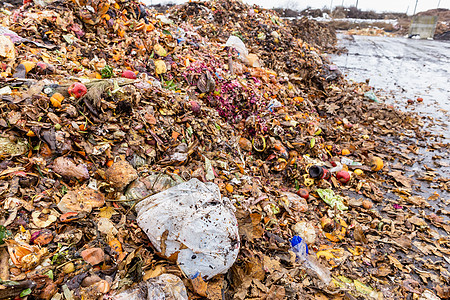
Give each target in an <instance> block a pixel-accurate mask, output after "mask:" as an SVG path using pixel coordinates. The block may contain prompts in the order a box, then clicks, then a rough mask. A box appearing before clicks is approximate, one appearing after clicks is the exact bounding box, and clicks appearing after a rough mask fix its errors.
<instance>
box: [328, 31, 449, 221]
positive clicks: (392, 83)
mask: <svg viewBox="0 0 450 300" xmlns="http://www.w3.org/2000/svg"><path fill="white" fill-rule="evenodd" d="M338 38H339V46H341V47H345V48H346V49H348V53H344V54H341V55H333V56H331V60H332V62H333V63H334V64H336V65H337V66H338V67H339V69H340V70H341V71H342V72H343V73H344V74H345V75H346V76H347V78H348V79H350V80H355V81H357V82H360V81H365V80H366V79H369V80H370V85H371V86H373V87H374V90H375V91H376V94H377V96H378V97H379V98H380V100H381V101H384V102H386V103H388V104H392V105H394V106H395V107H397V108H399V109H400V110H403V111H410V112H413V113H416V114H418V115H420V116H423V117H424V118H423V123H424V130H425V131H426V132H428V134H425V135H424V136H422V137H417V136H416V135H415V134H414V133H410V134H408V133H405V138H404V140H403V141H398V140H391V142H392V143H391V144H392V146H394V147H395V148H396V149H397V150H396V152H402V153H403V154H404V155H406V156H408V157H410V158H411V159H413V160H414V161H415V162H414V164H412V165H411V166H404V168H403V170H402V171H404V172H405V173H406V175H407V176H408V177H410V178H412V179H414V180H415V182H414V185H413V186H414V192H415V194H419V195H420V196H422V197H424V198H425V199H428V198H429V197H430V196H432V195H433V194H434V193H438V194H439V198H438V199H436V200H437V201H434V202H431V203H430V204H431V205H432V208H431V211H428V212H427V213H431V212H438V213H439V209H445V210H450V193H449V191H448V189H445V188H444V189H442V184H441V183H442V182H444V183H445V181H442V180H445V179H448V178H450V147H449V143H450V127H449V126H450V42H443V41H431V40H412V39H406V38H389V37H372V36H349V35H344V34H339V35H338ZM417 98H423V102H417ZM408 99H411V100H414V102H413V104H408ZM387 139H388V140H389V137H387ZM405 144H409V145H416V146H417V148H416V149H415V151H412V152H410V151H407V150H405V149H404V148H406V146H405ZM408 152H409V153H408ZM428 175H431V176H428ZM424 178H427V179H428V180H424ZM445 184H446V185H448V184H449V183H448V181H447V182H446V183H445ZM386 196H388V197H389V196H391V197H393V198H394V199H395V198H396V196H395V195H386ZM416 212H417V211H416ZM444 218H445V219H446V220H449V218H448V216H445V217H444Z"/></svg>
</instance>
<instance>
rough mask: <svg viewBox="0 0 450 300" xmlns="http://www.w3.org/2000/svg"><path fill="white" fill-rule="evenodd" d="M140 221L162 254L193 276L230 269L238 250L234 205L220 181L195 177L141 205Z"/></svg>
mask: <svg viewBox="0 0 450 300" xmlns="http://www.w3.org/2000/svg"><path fill="white" fill-rule="evenodd" d="M136 211H137V214H138V217H137V222H138V225H139V226H140V227H141V228H142V230H143V231H144V232H145V233H146V234H147V236H148V237H149V239H150V241H151V242H152V244H153V245H154V246H155V248H156V249H157V250H158V251H159V252H161V255H163V256H166V257H171V256H173V255H176V254H178V255H177V262H178V265H179V266H180V268H181V270H183V272H184V273H185V274H186V275H187V276H188V277H190V278H192V277H193V276H195V275H196V274H198V273H200V274H201V276H202V277H205V278H206V279H209V278H211V277H213V276H215V275H217V274H221V273H225V272H226V271H227V270H228V269H229V268H230V267H231V266H232V265H233V263H234V261H235V260H236V257H237V255H238V252H239V245H240V240H239V234H238V224H237V220H236V217H235V215H234V209H233V206H232V205H231V203H230V202H229V201H228V199H227V198H222V197H221V195H220V191H219V187H218V186H217V185H216V184H213V183H206V184H205V183H202V182H200V181H199V180H198V179H191V180H189V181H188V182H184V183H181V184H179V185H177V186H174V187H172V188H170V189H168V190H165V191H163V192H161V193H158V194H155V195H153V196H150V197H148V198H146V199H145V200H143V201H141V202H139V203H138V204H137V205H136Z"/></svg>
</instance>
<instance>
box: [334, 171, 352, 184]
mask: <svg viewBox="0 0 450 300" xmlns="http://www.w3.org/2000/svg"><path fill="white" fill-rule="evenodd" d="M336 179H337V180H339V182H340V183H347V182H348V181H349V180H350V173H349V172H347V171H339V172H337V173H336Z"/></svg>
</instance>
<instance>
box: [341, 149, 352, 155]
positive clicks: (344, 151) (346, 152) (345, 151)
mask: <svg viewBox="0 0 450 300" xmlns="http://www.w3.org/2000/svg"><path fill="white" fill-rule="evenodd" d="M341 154H342V155H349V154H350V150H348V149H342V151H341Z"/></svg>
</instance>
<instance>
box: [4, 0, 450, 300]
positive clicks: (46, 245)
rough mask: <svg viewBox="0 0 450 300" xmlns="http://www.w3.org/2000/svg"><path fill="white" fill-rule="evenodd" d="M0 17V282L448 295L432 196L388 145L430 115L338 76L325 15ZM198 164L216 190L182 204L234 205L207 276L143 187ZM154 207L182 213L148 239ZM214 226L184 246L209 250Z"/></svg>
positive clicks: (200, 178)
mask: <svg viewBox="0 0 450 300" xmlns="http://www.w3.org/2000/svg"><path fill="white" fill-rule="evenodd" d="M0 16H1V19H0V25H1V27H0V59H1V62H2V72H1V74H0V97H1V102H0V128H1V136H0V156H1V157H2V160H1V162H0V178H1V182H0V201H1V209H0V225H1V226H0V243H1V244H2V245H0V278H1V282H0V299H8V298H11V299H14V298H15V297H19V296H20V297H22V298H29V299H108V298H112V299H123V298H127V297H126V296H123V294H121V295H117V294H118V293H120V292H123V291H125V292H126V290H127V289H128V288H133V287H134V286H136V284H138V283H139V287H141V288H142V286H143V284H144V285H145V284H148V285H147V286H148V289H149V291H150V290H151V289H161V291H162V290H164V293H169V292H168V291H169V290H170V291H171V292H170V293H172V296H171V297H172V298H166V299H187V298H186V297H185V295H186V291H187V295H188V297H189V299H200V298H207V299H250V298H251V299H327V298H328V299H363V298H364V299H382V298H385V299H396V298H398V299H405V298H408V297H411V298H414V299H415V298H419V297H421V298H420V299H438V298H437V296H436V294H437V295H439V296H440V297H442V298H446V297H447V298H448V296H449V289H448V280H449V275H450V274H449V272H448V267H449V261H448V258H447V257H448V254H449V252H450V249H449V239H448V236H447V234H446V232H447V233H448V232H449V226H448V223H447V221H446V220H444V218H443V217H442V216H440V215H436V214H434V213H433V214H425V213H424V212H423V211H422V213H416V212H417V208H423V207H427V206H429V204H428V202H427V200H426V199H424V198H422V197H418V196H415V195H414V190H413V182H412V181H411V179H410V178H407V177H405V176H404V175H403V174H404V173H403V172H402V171H401V168H402V166H404V165H408V164H412V162H413V159H412V158H411V157H409V156H408V155H406V154H404V152H402V151H399V150H398V149H397V148H396V147H395V145H398V144H399V143H404V145H405V147H408V148H407V149H409V151H411V152H414V151H415V148H414V144H413V143H414V142H413V139H412V138H413V137H415V136H416V135H417V136H425V135H426V133H424V132H422V130H421V127H422V126H423V123H421V120H420V119H419V118H417V117H414V116H411V115H409V114H405V113H401V112H399V111H396V110H395V109H393V108H392V107H389V106H387V105H385V104H383V103H381V102H380V99H379V97H377V95H376V94H375V93H374V92H373V90H372V88H371V87H370V86H369V85H368V84H366V83H349V82H347V81H346V80H345V79H344V78H343V77H342V75H341V74H340V72H339V70H338V69H337V68H336V67H335V66H334V65H332V64H331V63H330V62H329V61H328V59H327V58H326V54H325V53H323V52H322V50H321V49H322V48H324V47H323V45H324V43H325V42H324V41H326V43H325V44H327V45H328V44H329V43H333V42H334V41H335V37H334V36H333V35H332V34H331V32H329V31H326V30H324V29H323V28H322V27H315V25H311V23H309V22H306V23H304V25H302V26H305V28H309V27H310V26H312V28H317V29H316V30H319V31H320V32H326V33H324V34H325V35H326V36H328V37H324V38H317V39H315V38H314V39H308V38H306V37H305V36H302V33H301V32H300V31H301V30H299V29H298V28H296V29H294V28H292V25H290V23H289V22H285V21H283V20H281V19H280V18H279V17H278V16H277V15H276V13H274V12H272V11H271V10H265V9H262V8H259V7H256V6H254V7H250V6H247V5H244V4H242V3H241V2H238V1H233V0H226V1H211V2H205V3H202V2H191V3H187V4H185V5H180V6H175V7H173V8H171V10H170V11H169V12H168V14H167V15H162V14H159V13H157V12H156V11H152V10H149V9H148V8H146V7H145V6H144V5H142V4H141V3H139V2H135V1H119V0H115V1H114V0H113V1H102V0H86V1H52V0H39V1H37V0H36V1H34V2H28V1H27V4H25V5H24V6H22V7H20V8H18V9H16V10H12V11H7V10H3V11H2V13H1V15H0ZM296 26H297V25H296ZM308 30H310V29H308ZM308 35H309V36H311V35H312V32H311V31H309V32H308ZM230 37H231V38H230ZM239 41H240V42H239ZM309 42H311V43H312V44H310V43H309ZM241 43H243V44H244V47H242V44H241ZM315 43H317V44H315ZM327 47H328V46H327ZM436 147H439V145H438V144H436ZM399 165H400V167H399ZM312 170H316V171H317V172H318V173H320V174H319V176H318V177H317V176H315V175H314V174H313V172H312ZM428 176H430V177H429V178H431V181H434V182H435V183H436V184H438V185H439V187H440V188H441V189H447V188H448V187H447V183H448V180H447V181H446V180H445V179H444V178H439V177H438V176H436V174H434V175H430V174H429V175H428ZM201 182H205V183H206V182H208V185H207V187H203V188H202V189H203V190H205V191H208V189H209V190H213V188H211V186H214V187H217V191H220V194H221V195H222V196H223V198H222V199H220V201H215V200H213V201H210V202H208V203H207V205H210V206H208V207H206V206H202V207H201V209H200V208H198V209H197V208H196V209H195V210H193V209H192V206H191V207H190V208H189V207H188V209H190V211H191V215H192V216H193V217H194V216H196V215H195V214H196V213H199V211H201V210H208V209H210V210H211V211H210V212H209V213H208V214H209V216H210V215H211V214H212V215H214V213H217V212H218V210H219V208H220V209H222V208H224V207H226V209H227V220H228V219H230V220H231V221H230V224H232V223H233V218H232V217H231V216H233V214H234V216H235V217H236V219H237V226H238V235H239V238H238V239H234V240H233V241H232V246H233V247H234V249H235V250H236V252H237V251H238V250H239V254H238V256H237V259H236V260H235V261H234V263H232V266H231V268H229V269H228V270H225V271H224V272H221V273H224V274H219V275H216V276H213V277H212V278H210V276H208V274H205V273H199V274H196V275H195V276H188V275H187V274H186V272H183V271H182V270H185V268H186V266H185V265H180V264H179V263H178V261H177V259H180V258H179V257H178V258H177V255H178V254H179V253H178V254H177V253H175V254H173V255H165V253H167V252H166V251H168V249H169V248H173V247H174V243H172V241H169V238H170V237H171V236H172V235H175V236H176V235H178V234H179V233H178V232H170V230H174V228H177V227H176V223H177V221H176V219H175V217H174V216H171V215H170V214H171V211H170V209H166V210H159V212H158V213H155V214H153V215H152V214H151V211H152V209H155V207H146V204H145V203H147V202H146V201H148V199H149V198H147V197H148V196H151V195H152V196H151V197H150V198H152V199H154V198H155V197H156V198H157V197H158V195H161V194H157V193H159V192H163V191H165V190H167V189H168V188H170V190H171V191H173V190H172V189H174V188H175V189H176V188H177V186H181V185H180V184H182V186H183V187H184V188H185V189H187V186H192V185H196V186H200V183H201ZM203 190H202V191H203ZM167 191H169V190H167ZM167 191H166V192H167ZM217 191H215V193H216V192H217ZM183 192H186V191H185V190H183ZM194 192H195V191H193V192H192V193H194ZM163 193H164V192H163ZM387 194H389V195H390V197H389V198H388V197H387V196H386V195H387ZM163 195H167V194H163ZM169 195H171V194H170V193H169ZM177 195H178V194H172V195H171V197H174V199H175V198H176V201H182V200H180V199H178V198H177V197H178V196H177ZM437 199H439V194H437V193H436V195H431V197H430V199H428V200H429V201H431V200H437ZM201 200H202V203H204V202H205V201H206V200H205V199H201ZM174 201H175V200H174ZM160 202H161V203H162V204H161V205H168V207H171V206H170V205H171V203H170V202H166V203H164V201H160ZM206 202H207V201H206ZM199 203H200V199H199ZM202 205H203V204H202ZM205 205H206V204H205ZM180 206H182V204H181V202H180ZM214 206H215V207H216V210H214V209H213V208H211V207H214ZM143 207H144V208H143ZM174 210H176V207H175V208H174ZM137 211H138V212H137ZM439 213H440V214H447V213H448V212H447V211H445V210H440V212H439ZM174 214H175V212H174ZM149 215H150V217H149V218H148V219H145V220H144V219H143V218H144V217H143V216H146V217H147V216H149ZM163 216H164V218H167V220H168V222H169V221H170V222H174V223H175V225H174V226H173V227H172V229H170V228H169V229H168V230H167V231H164V232H163V233H162V235H161V236H160V237H153V236H152V238H151V239H149V237H148V236H147V235H149V236H150V235H151V234H153V232H152V231H153V230H149V229H146V230H145V232H144V231H143V229H142V228H141V226H143V225H142V224H144V223H145V224H150V223H149V222H153V223H152V224H156V223H158V221H160V223H165V224H160V225H158V226H164V225H167V224H168V222H165V221H161V220H158V218H162V217H163ZM209 216H204V218H208V217H209ZM184 217H186V216H184ZM202 218H203V217H202ZM202 218H199V219H198V220H200V219H202ZM164 220H166V219H164ZM198 220H197V219H196V221H198ZM217 220H219V219H218V218H217V219H214V220H213V223H214V222H216V223H217ZM183 221H184V222H188V223H189V222H190V220H183ZM146 222H147V223H146ZM155 222H156V223H155ZM199 222H200V221H199ZM193 224H195V223H193ZM222 225H223V224H218V225H217V226H218V227H220V226H222ZM149 226H150V225H149ZM223 226H225V225H223ZM227 226H228V225H227ZM230 226H231V225H230ZM230 228H231V227H230ZM154 229H155V230H154V231H155V232H156V231H157V229H158V230H159V229H160V227H158V228H156V227H154ZM195 229H197V230H198V228H195V227H194V230H195ZM233 234H234V233H233V232H232V231H230V232H228V233H227V234H225V237H231V236H232V235H233ZM236 234H237V233H236ZM219 235H220V234H219ZM219 235H218V236H217V238H219ZM227 235H228V236H227ZM197 236H201V232H199V233H198V234H191V236H190V237H188V238H187V239H189V238H192V239H194V238H195V237H197ZM294 237H295V239H294ZM299 237H300V238H301V239H302V240H303V243H306V244H307V246H308V249H309V256H307V258H306V261H305V262H302V261H301V259H300V261H299V260H298V259H297V261H296V255H295V252H293V251H292V250H293V248H291V241H294V240H298V238H299ZM154 239H156V240H158V241H160V242H161V243H160V244H155V243H154ZM215 243H216V244H217V243H218V242H217V241H215ZM191 244H192V242H190V241H189V240H185V241H184V242H183V243H182V244H181V245H180V247H181V248H180V253H181V252H182V251H184V250H186V249H187V248H189V247H191ZM212 244H214V243H211V244H205V245H203V248H204V249H203V250H204V253H203V252H202V251H201V250H200V251H198V252H197V253H196V254H194V255H192V257H191V258H190V259H192V260H194V259H195V258H196V256H197V255H199V256H201V255H216V254H217V255H218V257H220V255H222V254H223V253H221V252H220V253H219V251H218V250H217V249H218V248H219V247H220V245H219V246H214V247H213V246H211V245H212ZM208 246H210V247H211V248H208ZM216 252H217V253H216ZM227 255H229V253H228V254H227ZM425 255H427V256H426V257H425ZM230 257H231V256H230ZM430 257H432V258H433V259H431V258H430ZM233 259H234V258H233ZM228 262H229V261H227V263H228ZM306 262H307V263H306ZM314 266H315V267H314ZM222 267H223V266H222ZM210 268H211V269H214V268H213V266H210ZM205 272H206V271H205ZM161 287H166V288H161ZM144 289H145V288H144ZM184 289H186V291H184ZM170 293H169V294H170ZM167 295H168V294H167ZM167 295H166V297H169V296H167ZM174 295H178V296H174ZM114 297H115V298H114ZM145 297H147V296H145ZM161 298H162V296H161V295H160V296H159V297H157V296H155V298H151V296H150V295H148V298H146V299H161ZM128 299H134V298H129V297H128Z"/></svg>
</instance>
